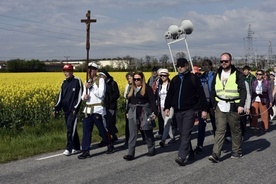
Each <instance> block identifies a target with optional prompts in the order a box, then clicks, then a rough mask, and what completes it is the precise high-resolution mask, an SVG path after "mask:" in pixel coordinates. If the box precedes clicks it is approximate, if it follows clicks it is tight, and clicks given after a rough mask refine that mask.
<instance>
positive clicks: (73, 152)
mask: <svg viewBox="0 0 276 184" xmlns="http://www.w3.org/2000/svg"><path fill="white" fill-rule="evenodd" d="M80 152H81V151H80V150H75V149H72V153H71V154H78V153H80Z"/></svg>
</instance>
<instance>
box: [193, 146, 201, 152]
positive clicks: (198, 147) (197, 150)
mask: <svg viewBox="0 0 276 184" xmlns="http://www.w3.org/2000/svg"><path fill="white" fill-rule="evenodd" d="M202 151H203V150H202V147H200V146H197V147H196V148H195V149H194V153H195V154H199V153H201V152H202Z"/></svg>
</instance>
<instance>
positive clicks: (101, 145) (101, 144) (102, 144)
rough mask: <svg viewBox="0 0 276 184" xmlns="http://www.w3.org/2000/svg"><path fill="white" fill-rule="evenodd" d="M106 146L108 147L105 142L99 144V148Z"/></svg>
mask: <svg viewBox="0 0 276 184" xmlns="http://www.w3.org/2000/svg"><path fill="white" fill-rule="evenodd" d="M104 146H107V143H106V142H104V141H101V142H100V143H99V144H98V147H99V148H101V147H104Z"/></svg>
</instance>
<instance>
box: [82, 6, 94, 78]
mask: <svg viewBox="0 0 276 184" xmlns="http://www.w3.org/2000/svg"><path fill="white" fill-rule="evenodd" d="M86 18H87V19H81V22H82V23H85V24H86V82H87V81H88V62H89V49H90V23H93V22H96V21H97V20H96V19H90V10H88V11H87V13H86Z"/></svg>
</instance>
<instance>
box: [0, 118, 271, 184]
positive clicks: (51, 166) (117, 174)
mask: <svg viewBox="0 0 276 184" xmlns="http://www.w3.org/2000/svg"><path fill="white" fill-rule="evenodd" d="M195 129H196V127H195ZM210 130H211V126H210V123H208V126H207V130H206V131H207V136H206V140H205V147H204V152H203V153H201V154H198V155H196V157H195V160H194V161H193V162H190V163H189V164H188V165H186V166H184V167H181V166H178V165H177V164H176V163H175V162H174V159H175V158H176V156H177V151H178V146H179V141H177V142H175V143H174V144H172V145H169V146H166V147H165V148H160V147H159V141H160V140H157V141H156V148H157V154H156V156H154V157H147V156H146V152H147V147H146V145H145V144H143V143H142V141H141V138H139V139H138V146H137V149H136V159H134V160H133V161H125V160H124V159H123V156H124V155H125V154H126V153H127V150H125V149H121V146H122V144H123V138H122V139H120V140H119V141H118V143H117V144H116V145H115V147H116V151H115V153H113V154H110V155H107V154H105V149H106V148H96V145H92V150H91V153H92V157H91V158H88V159H85V160H79V159H78V158H77V155H72V156H69V157H66V156H63V155H62V154H61V153H62V152H63V150H61V151H58V152H53V153H47V154H43V155H36V156H34V157H30V158H27V159H23V160H19V161H14V162H11V163H7V164H1V165H0V183H1V184H17V183H20V184H25V183H26V184H32V183H47V184H49V183H93V184H97V183H101V184H109V183H112V184H115V183H116V184H124V183H127V184H130V183H139V184H141V183H147V184H149V183H189V184H193V183H196V184H200V183H204V184H208V183H216V184H220V183H231V184H234V183H243V184H244V183H250V184H255V183H256V184H261V183H263V184H270V183H275V184H276V156H275V155H276V154H275V153H276V144H275V143H276V134H275V132H276V131H275V130H276V121H275V120H274V122H273V123H272V124H271V126H270V131H269V132H267V133H266V134H264V135H254V134H252V133H250V132H249V131H248V132H247V133H246V136H245V141H244V143H243V157H242V158H239V159H231V158H230V156H231V151H230V150H231V144H230V143H225V144H224V146H223V152H222V158H221V162H219V163H216V164H215V163H211V162H210V161H209V160H208V156H209V155H210V154H211V150H212V145H213V135H211V131H210ZM192 143H193V147H195V145H196V131H195V132H193V140H192ZM29 149H31V148H29ZM17 151H20V150H17Z"/></svg>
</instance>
